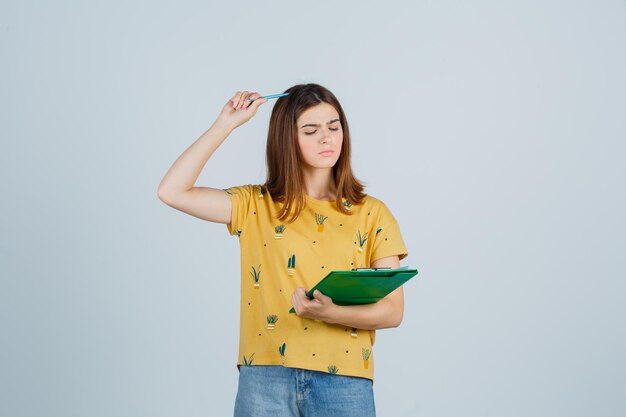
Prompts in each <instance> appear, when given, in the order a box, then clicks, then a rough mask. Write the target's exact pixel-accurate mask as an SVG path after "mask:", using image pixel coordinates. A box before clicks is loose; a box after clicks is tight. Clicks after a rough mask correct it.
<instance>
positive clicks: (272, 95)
mask: <svg viewBox="0 0 626 417" xmlns="http://www.w3.org/2000/svg"><path fill="white" fill-rule="evenodd" d="M288 95H289V93H281V94H270V95H269V96H261V97H257V98H265V99H269V98H278V97H285V96H288ZM255 100H256V99H255ZM246 101H254V100H252V99H250V98H249V99H248V100H246Z"/></svg>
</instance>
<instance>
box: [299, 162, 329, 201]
mask: <svg viewBox="0 0 626 417" xmlns="http://www.w3.org/2000/svg"><path fill="white" fill-rule="evenodd" d="M303 176H304V184H305V187H306V193H307V194H308V195H309V197H312V198H316V199H318V200H334V199H335V197H336V195H337V187H336V186H335V181H334V180H333V170H332V168H323V169H315V168H314V169H304V170H303Z"/></svg>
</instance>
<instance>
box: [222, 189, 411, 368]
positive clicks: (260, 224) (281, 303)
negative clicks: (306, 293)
mask: <svg viewBox="0 0 626 417" xmlns="http://www.w3.org/2000/svg"><path fill="white" fill-rule="evenodd" d="M225 191H226V192H227V193H228V194H229V195H230V197H231V201H232V216H231V223H230V224H228V225H226V226H227V228H228V231H229V233H230V234H231V235H232V236H234V235H237V236H239V244H240V247H241V314H240V334H239V358H238V361H237V365H238V366H240V365H252V366H254V365H283V366H285V367H290V368H303V369H310V370H316V371H323V372H329V373H333V374H339V375H351V376H358V377H365V378H369V379H371V380H373V379H374V362H373V361H374V355H373V354H372V346H373V344H374V338H375V330H359V329H353V328H348V327H345V326H343V325H337V324H328V323H326V322H323V321H320V320H312V319H307V318H302V317H299V316H297V315H296V314H293V313H292V314H290V313H289V310H290V309H291V307H292V305H291V295H292V294H293V291H294V290H295V288H296V287H305V288H311V287H313V286H314V285H315V284H316V283H317V282H319V281H320V280H321V279H322V278H324V277H325V276H326V275H327V274H328V272H330V271H332V270H336V269H344V270H345V269H352V268H368V267H371V264H372V263H373V262H374V261H375V260H377V259H380V258H384V257H387V256H393V255H398V256H399V258H400V259H404V258H406V256H407V255H408V253H407V250H406V247H405V244H404V241H403V239H402V235H401V234H400V228H399V225H398V222H397V221H396V219H395V218H394V217H393V215H392V214H391V212H390V211H389V209H388V208H387V206H386V205H385V204H384V203H383V202H382V201H380V200H378V199H376V198H374V197H371V196H369V195H368V196H367V197H366V198H365V199H364V200H363V203H362V204H359V205H356V204H355V205H351V204H350V203H349V202H347V201H346V200H345V199H344V205H345V206H346V207H349V208H350V211H351V212H352V214H351V215H348V214H344V213H342V212H340V211H339V210H338V209H337V207H336V206H335V202H334V201H323V200H317V199H314V198H311V197H308V196H307V206H306V207H305V209H304V210H303V211H302V212H301V213H300V215H299V217H298V218H297V219H296V220H295V221H294V222H293V223H289V222H288V220H289V218H287V219H286V220H285V221H284V222H281V221H279V220H277V219H276V215H277V213H278V212H279V210H280V208H281V207H282V203H280V202H274V201H273V200H272V197H271V195H270V194H269V193H267V192H265V190H263V191H262V187H261V186H260V185H251V184H248V185H243V186H235V187H231V188H228V189H225Z"/></svg>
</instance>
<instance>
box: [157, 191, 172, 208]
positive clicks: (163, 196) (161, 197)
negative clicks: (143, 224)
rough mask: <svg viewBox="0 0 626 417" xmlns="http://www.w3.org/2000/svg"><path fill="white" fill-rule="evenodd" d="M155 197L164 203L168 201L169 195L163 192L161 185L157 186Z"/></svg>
mask: <svg viewBox="0 0 626 417" xmlns="http://www.w3.org/2000/svg"><path fill="white" fill-rule="evenodd" d="M157 197H159V200H161V201H162V202H164V203H166V204H167V202H168V201H169V197H168V194H167V193H166V192H165V190H164V189H163V188H161V187H159V188H158V189H157Z"/></svg>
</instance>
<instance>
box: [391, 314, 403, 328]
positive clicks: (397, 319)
mask: <svg viewBox="0 0 626 417" xmlns="http://www.w3.org/2000/svg"><path fill="white" fill-rule="evenodd" d="M402 318H403V314H402V311H400V313H398V314H395V315H394V317H393V319H392V320H391V323H390V326H389V327H400V324H401V323H402Z"/></svg>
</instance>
